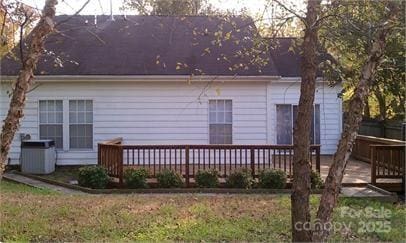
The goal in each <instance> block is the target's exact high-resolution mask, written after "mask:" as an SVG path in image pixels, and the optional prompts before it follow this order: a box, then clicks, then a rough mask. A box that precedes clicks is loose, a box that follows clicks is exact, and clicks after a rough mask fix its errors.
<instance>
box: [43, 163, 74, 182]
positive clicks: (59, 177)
mask: <svg viewBox="0 0 406 243" xmlns="http://www.w3.org/2000/svg"><path fill="white" fill-rule="evenodd" d="M80 167H81V166H58V167H56V168H55V171H54V172H52V173H51V174H46V175H39V176H40V177H43V178H46V179H50V180H55V181H59V182H63V183H69V182H70V181H73V180H78V174H79V168H80Z"/></svg>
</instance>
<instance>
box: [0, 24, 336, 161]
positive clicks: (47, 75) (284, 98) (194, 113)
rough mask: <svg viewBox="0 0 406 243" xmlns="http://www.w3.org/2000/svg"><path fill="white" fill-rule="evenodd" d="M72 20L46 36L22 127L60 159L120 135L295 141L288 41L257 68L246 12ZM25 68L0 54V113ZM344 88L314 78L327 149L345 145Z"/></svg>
mask: <svg viewBox="0 0 406 243" xmlns="http://www.w3.org/2000/svg"><path fill="white" fill-rule="evenodd" d="M68 18H69V17H68V16H58V17H57V18H56V19H57V21H58V20H59V21H60V20H63V19H67V21H65V22H63V23H62V24H61V25H59V26H58V32H57V33H55V34H53V35H52V36H50V37H49V38H48V39H47V42H46V45H45V47H46V54H45V55H44V57H42V58H41V60H40V63H39V65H38V68H37V75H36V78H35V84H34V85H33V88H32V90H31V91H30V92H29V93H28V98H27V105H26V109H25V117H24V119H23V120H22V124H21V128H20V129H19V134H29V135H30V136H31V138H32V139H45V138H50V139H54V140H55V141H56V146H57V164H59V165H71V164H94V163H96V161H97V144H98V143H99V142H101V141H104V140H108V139H111V138H115V137H123V141H124V143H126V144H211V143H213V144H225V143H232V144H290V143H291V142H292V126H293V120H294V117H295V114H296V113H295V110H296V105H297V103H298V100H299V94H300V78H299V69H300V67H299V65H300V60H299V58H298V55H297V54H295V53H293V52H291V51H290V48H289V47H290V46H291V41H292V39H289V38H282V39H279V45H277V46H276V47H274V48H271V49H270V50H269V51H267V50H266V49H264V51H263V52H262V53H261V54H259V55H261V58H264V59H266V60H267V62H266V63H265V64H264V65H262V66H260V67H258V66H256V65H253V64H252V62H251V61H250V59H249V57H248V56H249V55H244V53H243V52H244V51H246V50H247V49H249V47H251V46H252V43H253V39H254V38H256V36H255V35H256V29H255V28H254V27H253V24H252V22H251V20H250V19H242V18H239V17H234V18H231V19H227V20H226V21H223V22H221V20H219V19H220V18H213V17H202V16H200V17H159V16H130V17H128V16H127V17H126V18H123V17H117V18H116V19H115V20H114V21H112V20H109V18H108V17H107V16H98V17H97V19H95V18H94V16H76V17H74V18H69V19H68ZM219 21H220V22H219ZM219 30H221V31H222V33H221V34H220V35H222V38H223V39H220V40H219V39H218V35H219V34H218V31H219ZM229 32H230V33H231V37H230V35H229V34H227V33H229ZM213 40H214V41H213ZM216 41H217V42H216ZM219 41H220V43H221V44H220V45H219ZM207 48H209V49H207ZM241 52H242V53H243V54H242V55H239V53H241ZM16 56H19V55H16ZM224 57H225V58H224ZM240 63H243V65H241V67H242V68H241V69H239V68H238V67H237V68H230V67H231V66H232V65H234V64H238V65H239V64H240ZM238 65H237V66H238ZM18 68H19V61H18V60H16V59H15V57H13V55H8V56H6V57H5V58H3V59H2V60H1V74H2V75H1V86H0V116H1V117H5V115H6V112H7V109H8V102H9V96H8V91H10V89H11V83H12V80H14V78H15V76H16V74H17V73H18ZM341 89H342V88H341V86H340V85H339V84H338V85H336V86H333V87H332V86H329V85H328V83H327V82H326V81H324V80H323V79H322V78H319V79H318V82H317V90H316V98H315V108H314V119H313V128H312V131H309V132H311V133H312V140H313V143H317V144H321V153H322V154H332V153H333V152H334V151H335V149H336V145H337V143H338V139H339V135H340V132H341V127H342V115H341V114H342V101H341V99H340V97H339V93H340V92H341ZM19 134H17V136H16V137H15V140H14V142H13V145H12V149H11V152H10V154H9V157H10V163H12V164H16V163H18V162H19V153H20V149H19V147H20V142H21V141H20V135H19Z"/></svg>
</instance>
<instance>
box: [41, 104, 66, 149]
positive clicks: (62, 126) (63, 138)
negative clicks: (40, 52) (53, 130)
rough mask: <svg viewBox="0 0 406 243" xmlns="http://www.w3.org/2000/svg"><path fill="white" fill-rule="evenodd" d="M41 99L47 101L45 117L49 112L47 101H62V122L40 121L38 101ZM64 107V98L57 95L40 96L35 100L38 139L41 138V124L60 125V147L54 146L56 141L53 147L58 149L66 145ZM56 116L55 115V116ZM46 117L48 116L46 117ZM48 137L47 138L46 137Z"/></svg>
mask: <svg viewBox="0 0 406 243" xmlns="http://www.w3.org/2000/svg"><path fill="white" fill-rule="evenodd" d="M41 101H46V102H47V111H46V114H47V117H48V113H49V111H48V102H49V101H54V102H55V101H61V102H62V123H41V113H42V112H41V108H40V103H41ZM64 107H65V105H64V99H61V98H58V97H44V98H40V99H38V100H37V117H38V120H37V127H38V139H41V125H60V126H61V128H62V147H60V148H58V147H56V141H55V149H56V150H58V151H63V150H65V149H66V147H65V141H64V140H65V136H66V134H65V128H64V126H65V124H64V121H65V110H64ZM55 118H56V117H55ZM47 119H48V118H47ZM47 139H48V138H47Z"/></svg>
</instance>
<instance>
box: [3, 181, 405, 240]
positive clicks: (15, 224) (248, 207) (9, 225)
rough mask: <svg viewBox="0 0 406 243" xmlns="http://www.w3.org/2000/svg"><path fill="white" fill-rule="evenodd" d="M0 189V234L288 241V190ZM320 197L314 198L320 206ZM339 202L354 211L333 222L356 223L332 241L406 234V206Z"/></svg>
mask: <svg viewBox="0 0 406 243" xmlns="http://www.w3.org/2000/svg"><path fill="white" fill-rule="evenodd" d="M0 190H1V191H0V196H1V199H0V203H1V207H0V219H1V225H0V241H31V240H32V241H86V240H93V241H102V240H104V241H117V240H154V241H161V240H188V241H190V240H193V241H195V240H196V241H197V240H199V241H200V240H205V241H222V240H225V241H232V240H235V241H244V240H245V241H289V240H290V212H289V210H290V201H289V196H288V195H280V196H279V195H202V194H176V195H174V194H169V195H62V194H58V193H55V192H51V191H46V190H39V189H32V188H29V187H26V186H22V185H17V184H14V183H10V182H6V181H2V182H0ZM317 202H318V197H316V196H315V197H312V205H313V208H314V209H316V204H317ZM340 207H341V208H343V207H347V208H346V209H347V211H346V212H349V213H347V214H345V215H343V216H342V217H341V215H340V213H339V212H337V213H336V215H335V219H336V220H335V222H340V223H341V224H344V223H346V224H347V225H349V226H350V229H349V230H348V229H341V230H339V231H336V232H334V235H333V239H334V240H357V241H359V240H362V241H365V240H368V241H402V240H404V239H405V237H406V236H405V233H404V228H405V217H406V209H405V206H404V205H392V204H388V203H380V202H375V201H367V200H355V199H342V200H341V201H340ZM365 207H371V209H372V208H373V209H379V210H381V209H382V208H383V209H384V210H389V211H390V215H389V216H386V218H385V219H384V220H381V219H371V215H369V216H368V215H365V214H363V215H360V217H359V218H358V217H354V215H355V214H356V212H359V211H362V210H363V209H364V208H365ZM348 209H353V210H354V211H349V210H348ZM338 211H339V210H338ZM381 221H382V222H383V221H384V222H387V223H385V224H388V225H389V231H387V232H382V229H381V228H380V226H379V225H380V224H379V225H378V224H377V223H376V222H381ZM360 222H366V223H368V222H375V223H374V227H375V228H374V229H375V230H373V231H372V232H370V231H371V226H370V225H366V228H365V229H366V230H364V231H365V232H363V225H361V223H360ZM369 224H371V223H369ZM377 225H378V226H377ZM367 227H369V228H367Z"/></svg>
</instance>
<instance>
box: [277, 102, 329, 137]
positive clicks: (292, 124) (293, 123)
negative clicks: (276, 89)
mask: <svg viewBox="0 0 406 243" xmlns="http://www.w3.org/2000/svg"><path fill="white" fill-rule="evenodd" d="M278 105H290V107H291V109H290V115H291V116H292V122H291V126H292V144H293V127H294V125H295V122H294V121H293V106H297V107H298V106H299V104H298V103H291V104H286V103H277V104H275V144H278V122H277V115H278V109H277V106H278ZM316 105H319V107H320V108H319V111H320V124H319V125H320V127H319V128H320V132H319V136H320V138H319V139H320V144H321V104H320V103H314V104H313V110H314V111H315V106H316ZM315 115H316V113H313V116H315ZM313 126H314V131H313V138H314V140H316V119H315V117H313Z"/></svg>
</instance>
